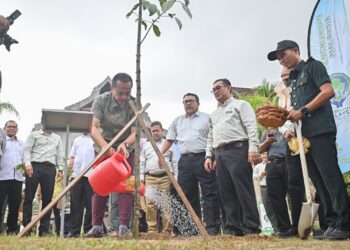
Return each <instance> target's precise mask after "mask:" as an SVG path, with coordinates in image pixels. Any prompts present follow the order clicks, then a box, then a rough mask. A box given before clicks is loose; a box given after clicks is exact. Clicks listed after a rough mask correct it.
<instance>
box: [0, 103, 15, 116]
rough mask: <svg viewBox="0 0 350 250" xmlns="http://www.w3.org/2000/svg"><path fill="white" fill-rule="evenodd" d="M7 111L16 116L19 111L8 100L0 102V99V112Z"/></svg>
mask: <svg viewBox="0 0 350 250" xmlns="http://www.w3.org/2000/svg"><path fill="white" fill-rule="evenodd" d="M4 112H8V113H14V114H15V115H16V116H17V117H19V113H18V111H17V109H16V108H15V106H13V104H11V103H9V102H1V101H0V114H2V113H4Z"/></svg>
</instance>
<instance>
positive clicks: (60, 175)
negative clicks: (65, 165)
mask: <svg viewBox="0 0 350 250" xmlns="http://www.w3.org/2000/svg"><path fill="white" fill-rule="evenodd" d="M56 178H57V179H58V180H62V179H63V172H62V171H61V170H58V171H57V174H56Z"/></svg>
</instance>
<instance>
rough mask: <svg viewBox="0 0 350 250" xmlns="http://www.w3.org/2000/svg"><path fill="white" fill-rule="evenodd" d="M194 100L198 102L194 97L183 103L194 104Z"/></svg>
mask: <svg viewBox="0 0 350 250" xmlns="http://www.w3.org/2000/svg"><path fill="white" fill-rule="evenodd" d="M194 102H196V101H195V100H193V99H190V100H184V101H183V102H182V103H183V104H192V103H194Z"/></svg>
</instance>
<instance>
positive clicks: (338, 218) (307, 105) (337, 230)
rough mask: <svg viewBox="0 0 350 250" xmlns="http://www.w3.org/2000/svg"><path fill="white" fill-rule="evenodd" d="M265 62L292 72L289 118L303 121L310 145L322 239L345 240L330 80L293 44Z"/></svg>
mask: <svg viewBox="0 0 350 250" xmlns="http://www.w3.org/2000/svg"><path fill="white" fill-rule="evenodd" d="M268 59H269V60H270V61H274V60H278V61H279V62H280V64H281V65H282V66H284V67H287V68H288V69H292V71H291V73H290V77H289V81H288V87H290V88H291V90H292V92H291V104H292V107H293V110H291V111H290V113H289V116H288V119H290V120H291V121H293V122H298V121H302V123H303V126H302V130H301V131H302V134H303V136H305V137H306V138H308V139H309V141H310V143H311V148H310V152H309V153H308V154H307V155H306V161H307V166H308V172H309V174H310V178H311V180H312V182H313V183H314V185H315V187H316V190H317V192H318V193H319V196H320V200H321V203H322V205H323V206H324V215H325V217H326V218H327V221H328V229H327V230H326V231H325V238H327V239H330V240H342V239H347V238H349V237H350V213H349V207H348V197H347V194H346V188H345V184H344V181H343V177H342V174H341V172H340V169H339V165H338V159H337V150H336V142H335V140H336V125H335V121H334V116H333V112H332V107H331V104H330V99H331V98H332V97H333V96H334V95H335V93H334V90H333V87H332V84H331V80H330V77H329V75H328V73H327V71H326V69H325V67H324V65H323V64H322V63H321V62H319V61H316V60H315V59H313V58H309V59H308V60H307V61H306V62H305V61H303V60H302V59H301V58H300V51H299V46H298V44H297V43H296V42H294V41H290V40H283V41H281V42H279V43H278V44H277V48H276V50H274V51H272V52H270V53H269V54H268ZM305 188H307V187H305Z"/></svg>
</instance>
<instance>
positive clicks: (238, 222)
mask: <svg viewBox="0 0 350 250" xmlns="http://www.w3.org/2000/svg"><path fill="white" fill-rule="evenodd" d="M213 94H214V95H215V99H216V100H217V101H218V108H217V109H216V110H215V111H214V112H213V113H212V114H211V115H210V119H209V134H208V142H207V149H206V161H205V164H204V166H205V169H206V170H207V171H208V172H211V171H214V170H215V169H216V178H217V183H218V186H219V194H220V198H221V203H222V207H223V211H224V213H223V214H224V223H225V230H224V232H225V233H226V234H230V235H235V236H243V235H247V234H256V233H259V232H260V229H259V226H260V220H259V214H258V209H257V206H256V199H255V192H254V186H253V178H252V172H253V170H252V166H251V164H257V163H258V161H259V154H258V146H259V139H258V128H257V123H256V118H255V113H254V110H253V109H252V107H251V106H250V104H249V103H248V102H246V101H243V100H237V99H235V98H233V97H232V86H231V83H230V81H229V80H227V79H219V80H216V81H215V82H214V83H213Z"/></svg>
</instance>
